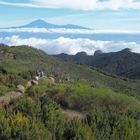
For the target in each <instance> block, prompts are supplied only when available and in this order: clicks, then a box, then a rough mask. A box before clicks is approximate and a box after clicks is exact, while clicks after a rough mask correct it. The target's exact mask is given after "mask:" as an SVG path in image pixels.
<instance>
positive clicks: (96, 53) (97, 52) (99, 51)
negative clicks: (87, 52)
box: [94, 50, 103, 56]
mask: <svg viewBox="0 0 140 140" xmlns="http://www.w3.org/2000/svg"><path fill="white" fill-rule="evenodd" d="M102 53H103V52H102V51H101V50H97V51H95V53H94V56H97V55H100V54H102Z"/></svg>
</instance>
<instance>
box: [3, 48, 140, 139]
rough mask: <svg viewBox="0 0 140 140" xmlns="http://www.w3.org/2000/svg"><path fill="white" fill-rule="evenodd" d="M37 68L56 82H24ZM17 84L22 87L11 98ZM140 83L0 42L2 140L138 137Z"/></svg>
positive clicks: (43, 80)
mask: <svg viewBox="0 0 140 140" xmlns="http://www.w3.org/2000/svg"><path fill="white" fill-rule="evenodd" d="M37 70H43V71H45V73H46V74H47V77H49V76H51V77H54V79H55V82H54V81H53V80H51V79H49V78H47V77H44V78H41V79H39V81H38V83H37V84H36V85H32V86H30V87H26V86H25V85H26V84H27V82H28V81H29V80H31V79H33V78H34V76H35V75H36V71H37ZM19 84H21V85H23V86H24V87H26V88H25V92H23V93H20V94H18V96H19V97H18V98H16V97H14V98H13V99H12V97H10V99H9V98H8V97H9V96H11V95H13V94H11V91H12V92H15V94H14V95H15V96H16V93H17V85H19ZM139 85H140V83H139V81H135V80H129V79H125V78H121V77H117V76H115V75H112V74H109V73H105V72H103V71H100V70H97V69H95V68H93V67H88V66H84V65H78V64H75V63H72V62H66V61H63V60H61V59H58V58H55V57H52V56H49V55H47V54H46V53H44V52H42V51H41V50H37V49H34V48H32V47H28V46H18V47H14V46H13V47H8V46H1V47H0V140H139V139H140V94H139ZM18 92H19V91H18ZM5 97H6V99H5ZM7 100H8V101H7ZM5 101H6V102H7V103H6V104H4V102H5Z"/></svg>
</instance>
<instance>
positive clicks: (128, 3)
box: [0, 0, 140, 10]
mask: <svg viewBox="0 0 140 140" xmlns="http://www.w3.org/2000/svg"><path fill="white" fill-rule="evenodd" d="M30 1H31V3H12V2H4V1H0V4H1V5H13V6H27V7H36V8H38V7H42V8H71V9H81V10H96V9H113V10H117V9H121V8H127V9H129V8H132V9H140V2H139V1H136V0H102V1H101V0H74V2H72V1H70V0H30Z"/></svg>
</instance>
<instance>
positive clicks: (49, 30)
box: [0, 28, 140, 34]
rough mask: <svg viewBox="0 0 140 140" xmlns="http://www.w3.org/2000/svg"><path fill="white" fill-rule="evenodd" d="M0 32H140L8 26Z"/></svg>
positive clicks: (132, 32) (136, 32)
mask: <svg viewBox="0 0 140 140" xmlns="http://www.w3.org/2000/svg"><path fill="white" fill-rule="evenodd" d="M0 32H10V33H59V34H100V33H108V34H109V33H116V34H117V33H121V34H140V31H139V30H92V29H91V30H90V29H65V28H54V29H53V28H52V29H47V28H8V29H0Z"/></svg>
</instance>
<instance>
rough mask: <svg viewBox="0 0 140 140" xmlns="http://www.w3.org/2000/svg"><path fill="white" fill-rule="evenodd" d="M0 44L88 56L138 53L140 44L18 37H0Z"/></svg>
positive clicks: (52, 52) (80, 39)
mask: <svg viewBox="0 0 140 140" xmlns="http://www.w3.org/2000/svg"><path fill="white" fill-rule="evenodd" d="M0 43H4V44H7V45H10V46H13V45H15V46H18V45H29V46H33V47H35V48H38V49H41V50H44V51H45V52H47V53H48V54H60V53H67V54H76V53H78V52H81V51H84V52H86V53H87V54H89V55H92V54H94V52H95V51H96V50H102V51H104V52H112V51H113V52H115V51H119V50H122V49H124V48H130V49H131V50H132V51H133V52H138V53H140V44H139V43H136V42H126V41H100V40H91V39H83V38H78V39H71V38H65V37H59V38H57V39H42V38H35V37H31V38H21V37H20V36H18V35H13V36H11V37H0Z"/></svg>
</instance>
